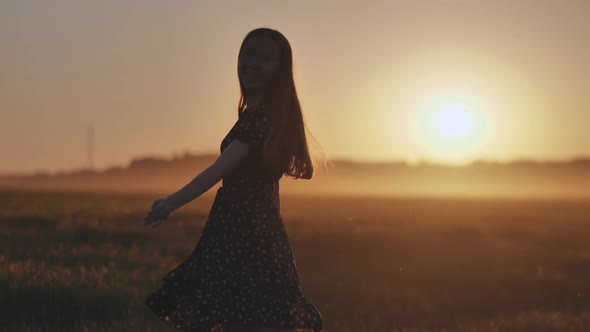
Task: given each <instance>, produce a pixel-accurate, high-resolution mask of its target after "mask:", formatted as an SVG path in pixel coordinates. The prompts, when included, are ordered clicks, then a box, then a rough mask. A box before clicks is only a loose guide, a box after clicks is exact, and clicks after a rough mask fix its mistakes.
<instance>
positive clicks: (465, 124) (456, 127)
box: [432, 105, 474, 140]
mask: <svg viewBox="0 0 590 332" xmlns="http://www.w3.org/2000/svg"><path fill="white" fill-rule="evenodd" d="M432 120H433V122H434V123H433V127H434V128H433V129H434V130H435V132H436V135H437V136H439V138H442V139H445V140H458V139H464V138H466V137H468V136H469V134H470V132H471V131H472V130H473V123H474V121H473V116H472V115H471V113H470V112H469V111H468V110H467V109H466V108H465V107H463V106H460V105H447V106H444V107H443V108H441V109H440V110H437V111H436V112H435V113H434V115H433V119H432Z"/></svg>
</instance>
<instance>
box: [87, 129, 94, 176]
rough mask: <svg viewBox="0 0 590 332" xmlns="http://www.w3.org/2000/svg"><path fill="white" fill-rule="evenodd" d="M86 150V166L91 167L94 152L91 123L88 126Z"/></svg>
mask: <svg viewBox="0 0 590 332" xmlns="http://www.w3.org/2000/svg"><path fill="white" fill-rule="evenodd" d="M86 143H87V145H86V152H87V158H88V168H89V169H92V168H93V162H94V161H93V154H94V128H93V126H92V123H91V124H90V125H89V126H88V132H87V141H86Z"/></svg>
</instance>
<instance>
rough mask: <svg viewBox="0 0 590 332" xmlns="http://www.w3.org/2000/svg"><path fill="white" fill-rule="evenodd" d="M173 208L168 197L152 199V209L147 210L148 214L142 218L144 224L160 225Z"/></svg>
mask: <svg viewBox="0 0 590 332" xmlns="http://www.w3.org/2000/svg"><path fill="white" fill-rule="evenodd" d="M174 210H175V207H174V205H173V204H172V203H171V202H170V201H169V199H168V197H164V198H160V199H158V200H156V201H154V204H153V205H152V209H151V210H150V211H149V212H148V215H147V216H146V217H145V218H144V220H143V224H144V225H146V226H147V225H151V226H152V227H156V226H158V225H160V224H161V223H162V222H164V220H166V218H168V216H169V215H170V214H171V213H172V212H173V211H174Z"/></svg>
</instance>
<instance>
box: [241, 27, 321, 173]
mask: <svg viewBox="0 0 590 332" xmlns="http://www.w3.org/2000/svg"><path fill="white" fill-rule="evenodd" d="M256 36H264V37H267V38H269V39H271V40H273V41H274V42H275V43H276V44H277V46H278V47H279V49H280V56H279V64H278V67H277V69H276V72H275V73H274V75H273V77H272V79H271V81H270V82H268V83H267V85H266V90H265V91H264V92H263V95H262V102H263V103H265V104H267V105H268V106H269V108H270V112H269V113H270V116H271V119H272V121H271V122H272V124H271V129H270V132H269V134H268V135H267V137H266V138H265V140H264V142H262V144H261V157H262V159H263V161H264V162H265V164H267V165H270V166H272V167H279V168H280V169H281V170H282V172H283V174H284V175H286V176H291V177H293V178H295V179H299V178H303V179H311V177H312V176H313V172H314V161H312V159H311V156H310V154H309V148H308V144H307V138H306V134H305V125H304V123H303V114H302V113H301V105H300V104H299V98H298V97H297V91H296V90H295V82H294V80H293V55H292V51H291V46H290V45H289V41H288V40H287V38H285V36H283V34H281V33H280V32H278V31H276V30H273V29H269V28H258V29H254V30H252V31H250V32H249V33H248V34H247V35H246V37H245V38H244V40H243V41H242V45H241V46H240V52H239V54H238V58H239V56H240V55H241V54H242V49H243V48H244V45H245V44H246V41H248V40H249V39H250V38H252V37H256ZM238 78H239V74H238ZM239 81H240V91H241V96H240V101H239V103H238V115H239V114H240V112H243V111H244V109H245V107H246V106H247V104H248V91H247V89H246V88H245V87H244V84H243V83H242V80H241V79H240V80H239Z"/></svg>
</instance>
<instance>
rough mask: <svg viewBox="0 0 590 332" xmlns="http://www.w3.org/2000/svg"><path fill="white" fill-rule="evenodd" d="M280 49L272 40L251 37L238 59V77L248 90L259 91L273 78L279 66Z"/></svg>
mask: <svg viewBox="0 0 590 332" xmlns="http://www.w3.org/2000/svg"><path fill="white" fill-rule="evenodd" d="M279 57H280V49H279V47H278V45H276V44H275V42H274V41H273V40H272V39H269V38H267V37H263V36H257V37H251V38H250V39H248V40H247V41H246V43H245V44H244V47H243V48H242V53H241V54H240V56H239V58H238V75H239V77H240V80H241V81H242V83H243V84H244V86H245V87H246V88H247V89H250V90H257V89H259V88H261V87H263V86H264V85H266V83H268V82H269V81H270V80H271V78H272V77H273V75H274V73H275V71H276V69H277V68H278V66H279Z"/></svg>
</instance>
